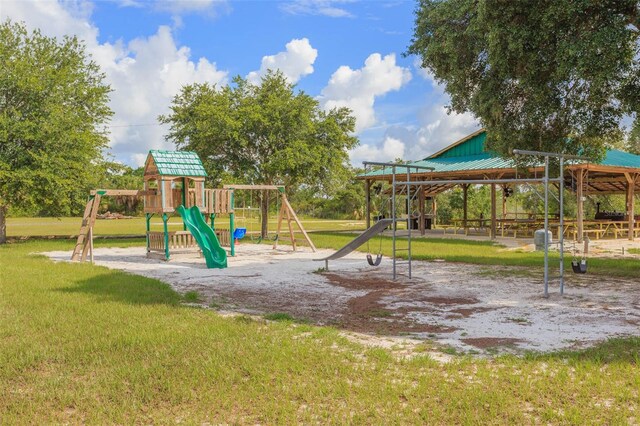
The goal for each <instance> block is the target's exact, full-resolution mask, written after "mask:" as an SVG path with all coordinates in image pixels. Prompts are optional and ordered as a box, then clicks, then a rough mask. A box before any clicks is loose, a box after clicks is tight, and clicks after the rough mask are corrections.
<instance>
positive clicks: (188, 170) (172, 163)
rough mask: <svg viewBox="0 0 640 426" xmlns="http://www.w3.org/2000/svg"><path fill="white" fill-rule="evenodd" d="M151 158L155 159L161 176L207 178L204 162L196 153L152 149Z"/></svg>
mask: <svg viewBox="0 0 640 426" xmlns="http://www.w3.org/2000/svg"><path fill="white" fill-rule="evenodd" d="M149 156H150V157H151V158H152V159H153V162H154V164H155V165H156V167H157V168H158V174H159V175H161V176H189V177H206V176H207V172H206V171H205V170H204V166H203V165H202V161H200V157H198V154H196V153H195V152H192V151H163V150H155V149H152V150H151V151H149ZM147 162H148V159H147Z"/></svg>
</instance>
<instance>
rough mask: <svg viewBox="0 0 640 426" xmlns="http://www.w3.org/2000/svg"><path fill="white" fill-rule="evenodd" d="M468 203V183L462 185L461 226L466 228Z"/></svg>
mask: <svg viewBox="0 0 640 426" xmlns="http://www.w3.org/2000/svg"><path fill="white" fill-rule="evenodd" d="M468 203H469V185H468V184H466V183H465V184H464V185H462V227H463V228H464V229H465V231H466V229H467V219H468V218H469V214H468Z"/></svg>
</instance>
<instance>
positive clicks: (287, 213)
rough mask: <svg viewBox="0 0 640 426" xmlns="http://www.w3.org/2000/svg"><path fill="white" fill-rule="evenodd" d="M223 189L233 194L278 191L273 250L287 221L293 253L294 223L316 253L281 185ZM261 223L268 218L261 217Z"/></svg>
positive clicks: (236, 186) (233, 186) (239, 186)
mask: <svg viewBox="0 0 640 426" xmlns="http://www.w3.org/2000/svg"><path fill="white" fill-rule="evenodd" d="M223 188H224V189H227V190H230V191H233V192H234V194H235V191H278V195H279V196H280V200H281V203H280V210H279V212H278V225H277V228H276V235H275V237H274V242H273V249H274V250H275V249H276V248H278V241H279V240H280V233H281V231H282V222H283V221H284V220H285V219H286V221H287V227H288V230H289V238H290V242H291V246H292V247H293V250H294V251H295V250H296V248H297V242H296V238H295V231H294V228H293V223H292V222H295V224H296V225H297V226H298V229H299V232H300V233H302V236H303V238H304V240H305V241H306V242H307V244H308V245H309V247H311V250H313V252H314V253H315V251H316V246H315V245H314V244H313V241H311V238H309V234H307V231H306V230H305V229H304V226H302V222H300V219H298V215H297V214H296V212H295V211H294V210H293V208H292V207H291V204H290V203H289V200H288V199H287V194H286V192H285V187H284V186H283V185H235V184H228V185H224V186H223ZM261 220H262V221H264V220H267V221H268V220H269V218H268V217H266V218H265V217H262V218H261Z"/></svg>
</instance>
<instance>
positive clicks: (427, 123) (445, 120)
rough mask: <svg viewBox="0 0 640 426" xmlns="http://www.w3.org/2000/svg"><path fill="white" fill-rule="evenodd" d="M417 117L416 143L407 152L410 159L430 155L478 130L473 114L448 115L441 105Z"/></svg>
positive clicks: (424, 111) (427, 109) (426, 110)
mask: <svg viewBox="0 0 640 426" xmlns="http://www.w3.org/2000/svg"><path fill="white" fill-rule="evenodd" d="M419 116H420V122H421V127H420V128H419V129H418V130H417V131H416V138H417V141H416V143H415V144H413V146H411V149H410V150H409V158H411V159H422V158H424V157H426V156H428V155H431V154H433V153H435V152H437V151H439V150H441V149H442V148H445V147H446V146H448V145H450V144H452V143H453V142H455V141H457V140H459V139H462V138H463V137H465V136H467V135H468V134H470V133H472V132H475V131H476V130H478V129H479V128H480V125H479V123H478V120H477V119H476V118H475V117H474V116H473V114H471V113H468V112H467V113H464V114H456V113H451V114H448V113H447V108H446V107H445V106H444V105H442V104H436V105H433V106H431V107H429V108H426V109H425V110H423V111H422V112H421V113H420V114H419Z"/></svg>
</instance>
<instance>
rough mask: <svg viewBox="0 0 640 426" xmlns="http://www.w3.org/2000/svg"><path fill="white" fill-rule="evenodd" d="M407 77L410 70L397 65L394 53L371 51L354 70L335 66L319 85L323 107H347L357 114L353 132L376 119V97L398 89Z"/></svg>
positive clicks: (406, 80) (368, 125)
mask: <svg viewBox="0 0 640 426" xmlns="http://www.w3.org/2000/svg"><path fill="white" fill-rule="evenodd" d="M409 80H411V72H410V71H409V70H408V69H407V68H403V67H400V66H398V65H396V57H395V55H394V54H389V55H386V56H385V57H384V58H383V57H382V55H380V54H379V53H373V54H371V55H369V57H368V58H367V59H366V61H365V62H364V66H363V67H362V68H360V69H356V70H353V69H351V68H350V67H348V66H346V65H343V66H341V67H340V68H338V69H337V70H336V71H335V72H334V73H333V75H332V76H331V79H330V80H329V83H328V84H327V86H326V87H325V88H324V89H322V93H321V96H320V101H321V102H322V104H323V106H324V108H325V109H331V108H339V107H347V108H350V109H351V110H352V111H353V115H354V116H355V117H356V132H361V131H362V130H364V129H366V128H368V127H371V126H373V125H374V124H375V123H376V116H375V110H374V103H375V99H376V97H379V96H383V95H385V94H386V93H388V92H391V91H395V90H399V89H400V88H401V87H402V86H403V85H405V84H406V83H408V82H409Z"/></svg>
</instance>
